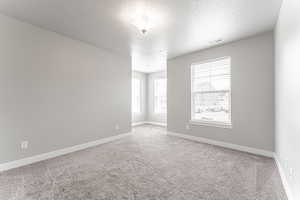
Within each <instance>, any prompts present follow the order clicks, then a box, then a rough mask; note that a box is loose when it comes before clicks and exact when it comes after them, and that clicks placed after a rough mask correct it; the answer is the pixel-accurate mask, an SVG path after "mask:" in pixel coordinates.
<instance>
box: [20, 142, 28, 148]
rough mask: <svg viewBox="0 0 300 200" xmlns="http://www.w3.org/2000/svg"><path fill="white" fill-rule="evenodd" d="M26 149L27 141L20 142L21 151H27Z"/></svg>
mask: <svg viewBox="0 0 300 200" xmlns="http://www.w3.org/2000/svg"><path fill="white" fill-rule="evenodd" d="M27 148H28V141H22V142H21V149H27Z"/></svg>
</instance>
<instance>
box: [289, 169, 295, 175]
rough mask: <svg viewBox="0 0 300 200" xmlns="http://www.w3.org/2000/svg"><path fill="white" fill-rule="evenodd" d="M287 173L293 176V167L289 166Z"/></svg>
mask: <svg viewBox="0 0 300 200" xmlns="http://www.w3.org/2000/svg"><path fill="white" fill-rule="evenodd" d="M289 174H290V176H291V177H293V176H294V169H293V168H291V167H290V168H289Z"/></svg>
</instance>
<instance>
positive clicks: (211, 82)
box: [191, 58, 231, 125]
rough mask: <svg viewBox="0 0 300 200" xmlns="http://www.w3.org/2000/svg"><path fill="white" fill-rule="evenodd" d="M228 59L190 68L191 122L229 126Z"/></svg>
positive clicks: (229, 75)
mask: <svg viewBox="0 0 300 200" xmlns="http://www.w3.org/2000/svg"><path fill="white" fill-rule="evenodd" d="M230 79H231V72H230V58H223V59H218V60H216V61H211V62H207V63H201V64H193V65H192V66H191V100H192V102H191V103H192V104H191V105H192V106H191V107H192V108H191V114H192V116H191V118H192V121H198V122H205V123H217V124H228V125H231V102H230V101H231V99H230V98H231V84H230V82H231V80H230Z"/></svg>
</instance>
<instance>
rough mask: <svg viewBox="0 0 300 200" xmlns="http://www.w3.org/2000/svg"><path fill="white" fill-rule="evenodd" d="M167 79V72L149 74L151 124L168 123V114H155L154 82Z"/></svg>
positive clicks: (148, 118) (149, 116)
mask: <svg viewBox="0 0 300 200" xmlns="http://www.w3.org/2000/svg"><path fill="white" fill-rule="evenodd" d="M166 77H167V74H166V71H162V72H154V73H149V74H148V113H147V114H148V115H147V116H148V117H147V121H149V122H158V123H162V124H165V123H166V122H167V114H160V113H155V112H154V81H155V79H162V78H163V79H164V78H166Z"/></svg>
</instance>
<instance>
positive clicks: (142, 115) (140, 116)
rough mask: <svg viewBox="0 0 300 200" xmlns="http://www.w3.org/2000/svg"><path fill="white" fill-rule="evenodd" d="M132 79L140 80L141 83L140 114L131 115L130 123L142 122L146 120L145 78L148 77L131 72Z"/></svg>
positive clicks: (141, 73) (140, 73)
mask: <svg viewBox="0 0 300 200" xmlns="http://www.w3.org/2000/svg"><path fill="white" fill-rule="evenodd" d="M132 77H133V78H137V79H139V80H140V83H141V91H140V92H141V112H140V113H132V122H133V123H138V122H144V121H146V120H147V91H148V90H147V77H148V75H147V74H146V73H143V72H137V71H133V72H132Z"/></svg>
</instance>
